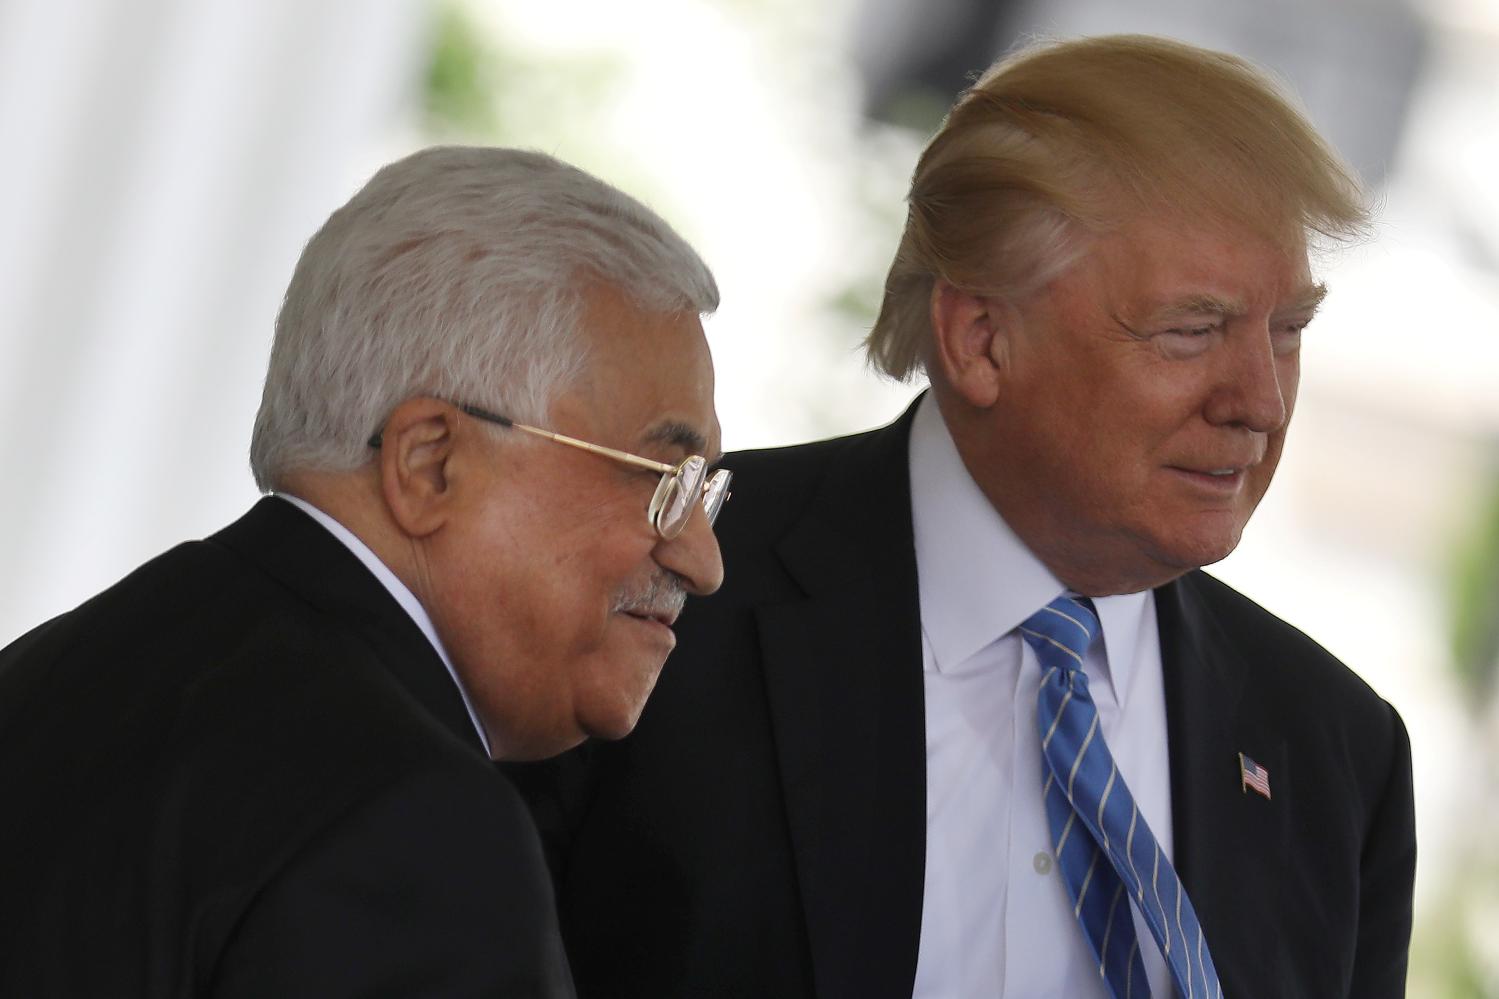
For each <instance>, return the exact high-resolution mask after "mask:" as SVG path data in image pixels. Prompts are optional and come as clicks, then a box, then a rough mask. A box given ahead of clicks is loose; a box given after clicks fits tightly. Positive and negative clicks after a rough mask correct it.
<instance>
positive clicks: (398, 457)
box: [380, 399, 460, 538]
mask: <svg viewBox="0 0 1499 999" xmlns="http://www.w3.org/2000/svg"><path fill="white" fill-rule="evenodd" d="M459 418H460V417H459V415H458V411H457V410H456V409H454V408H453V407H452V406H450V405H448V404H447V403H445V402H441V401H439V400H437V399H407V400H406V401H405V402H403V403H401V404H400V405H399V406H397V407H396V408H395V411H394V412H392V413H391V414H390V418H389V419H388V420H386V421H385V428H384V430H382V431H381V434H380V492H381V494H382V495H383V496H384V497H385V505H386V507H387V508H388V509H389V510H390V515H391V519H393V520H394V521H395V522H396V524H397V525H399V526H400V528H401V530H402V531H404V532H405V533H406V534H407V535H408V536H410V537H416V538H421V537H426V536H427V535H429V534H431V533H432V532H433V531H435V530H437V529H438V528H439V527H441V526H442V525H443V523H444V521H446V520H447V518H448V515H449V513H450V512H451V509H452V504H453V500H454V489H453V485H454V484H453V481H452V477H451V472H452V469H450V467H449V461H450V459H451V458H452V456H453V445H454V441H455V439H456V432H457V429H458V420H459Z"/></svg>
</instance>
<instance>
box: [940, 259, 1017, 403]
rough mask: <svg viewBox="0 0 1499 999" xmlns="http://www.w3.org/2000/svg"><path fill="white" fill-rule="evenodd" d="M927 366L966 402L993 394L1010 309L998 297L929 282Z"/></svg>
mask: <svg viewBox="0 0 1499 999" xmlns="http://www.w3.org/2000/svg"><path fill="white" fill-rule="evenodd" d="M931 322H932V355H933V356H932V359H931V361H932V364H933V365H935V367H936V368H937V370H938V371H939V372H940V373H941V375H942V378H943V379H944V380H945V381H946V382H947V384H948V385H950V386H951V387H952V389H953V391H954V392H956V393H957V395H958V396H959V397H960V398H962V399H963V400H964V401H965V402H967V403H968V404H969V405H972V406H977V407H979V408H981V409H984V408H988V407H989V406H992V405H993V404H994V401H995V400H996V399H998V398H999V391H1000V382H1001V380H1002V376H1003V373H1004V367H1005V364H1006V363H1007V361H1008V358H1009V350H1010V337H1011V336H1012V335H1013V334H1014V329H1013V327H1014V324H1015V313H1014V310H1013V309H1012V308H1011V307H1010V306H1009V305H1008V304H1006V303H1005V302H1004V301H1002V300H1001V299H998V298H994V297H992V296H989V295H976V294H974V293H972V292H968V291H964V290H962V289H961V288H958V287H957V286H956V285H954V284H952V283H951V282H950V281H947V280H945V279H943V278H937V280H936V281H934V282H933V283H932V301H931Z"/></svg>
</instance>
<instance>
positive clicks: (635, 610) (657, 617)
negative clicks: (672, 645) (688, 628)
mask: <svg viewBox="0 0 1499 999" xmlns="http://www.w3.org/2000/svg"><path fill="white" fill-rule="evenodd" d="M620 612H621V613H623V614H626V615H628V616H630V617H633V618H635V619H637V620H640V621H650V622H653V623H655V624H659V625H662V626H664V627H667V628H670V627H671V626H673V625H674V624H676V623H677V614H678V613H679V612H678V611H677V610H665V609H663V610H651V609H648V608H641V607H625V608H621V610H620Z"/></svg>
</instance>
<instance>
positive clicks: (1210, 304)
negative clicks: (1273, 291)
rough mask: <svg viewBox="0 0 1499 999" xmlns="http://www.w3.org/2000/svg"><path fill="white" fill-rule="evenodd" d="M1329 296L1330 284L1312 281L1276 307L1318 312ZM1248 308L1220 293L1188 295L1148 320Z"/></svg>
mask: <svg viewBox="0 0 1499 999" xmlns="http://www.w3.org/2000/svg"><path fill="white" fill-rule="evenodd" d="M1326 297H1327V285H1325V284H1321V283H1318V284H1314V285H1308V286H1306V287H1305V288H1302V289H1301V290H1300V291H1298V292H1296V294H1295V295H1293V296H1292V297H1291V299H1290V300H1289V301H1288V302H1287V303H1286V304H1285V305H1284V306H1283V307H1281V308H1279V309H1276V310H1275V314H1276V315H1278V316H1280V315H1295V314H1297V313H1308V314H1310V313H1314V312H1316V311H1317V306H1319V305H1321V304H1322V300H1323V299H1324V298H1326ZM1247 311H1248V309H1246V308H1245V307H1244V305H1243V303H1241V302H1236V301H1234V300H1232V299H1224V298H1219V297H1217V296H1216V295H1188V296H1187V297H1185V298H1179V299H1177V300H1176V301H1174V302H1170V303H1168V304H1166V305H1164V306H1162V307H1161V308H1160V309H1158V310H1156V311H1155V312H1154V313H1152V314H1151V316H1150V319H1149V320H1148V322H1151V323H1162V322H1170V321H1171V320H1173V319H1180V318H1183V317H1186V316H1204V315H1206V316H1222V317H1224V318H1229V319H1231V318H1233V317H1235V316H1242V315H1244V313H1245V312H1247Z"/></svg>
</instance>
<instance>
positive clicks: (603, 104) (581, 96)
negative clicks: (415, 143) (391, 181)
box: [423, 0, 623, 165]
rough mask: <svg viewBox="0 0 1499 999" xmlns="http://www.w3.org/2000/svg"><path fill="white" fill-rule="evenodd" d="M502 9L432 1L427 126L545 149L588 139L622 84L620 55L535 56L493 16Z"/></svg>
mask: <svg viewBox="0 0 1499 999" xmlns="http://www.w3.org/2000/svg"><path fill="white" fill-rule="evenodd" d="M500 10H501V8H494V7H489V8H485V7H484V6H483V5H481V4H477V3H473V2H466V0H438V2H436V3H434V4H433V7H432V16H433V19H434V21H435V30H434V31H433V36H432V37H433V46H432V54H431V57H430V60H429V62H428V64H427V75H426V93H425V94H424V95H423V96H424V101H423V107H424V110H425V121H424V122H423V126H424V130H425V131H426V132H428V133H429V134H430V135H431V136H433V138H434V139H437V140H439V141H468V142H499V143H508V144H515V145H520V146H524V147H526V148H530V149H541V150H544V151H551V150H553V149H554V148H555V147H557V146H558V145H560V144H562V143H563V142H564V140H567V141H568V142H569V144H570V145H572V146H574V147H576V146H577V145H578V144H579V142H578V140H579V139H580V138H581V139H583V140H584V141H585V142H586V141H587V140H588V137H589V135H590V132H591V130H592V129H594V128H596V127H597V126H598V119H599V116H600V113H601V109H603V108H607V106H608V103H609V96H610V94H611V92H612V91H613V90H614V88H615V87H617V86H619V83H620V79H621V74H622V70H623V67H622V66H621V65H620V63H619V60H618V59H617V58H612V57H611V56H610V55H609V54H607V53H597V52H589V53H584V54H581V55H579V56H577V57H573V58H568V57H559V56H556V55H551V56H538V55H536V54H534V53H532V52H530V51H528V50H527V49H525V48H524V47H523V46H522V45H516V44H514V43H513V42H511V41H510V38H509V35H508V34H507V32H505V31H504V30H503V24H501V23H497V20H496V19H497V18H498V17H499V13H498V12H499V11H500ZM481 13H483V14H485V15H487V16H484V17H481V16H480V14H481ZM580 165H582V164H580Z"/></svg>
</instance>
